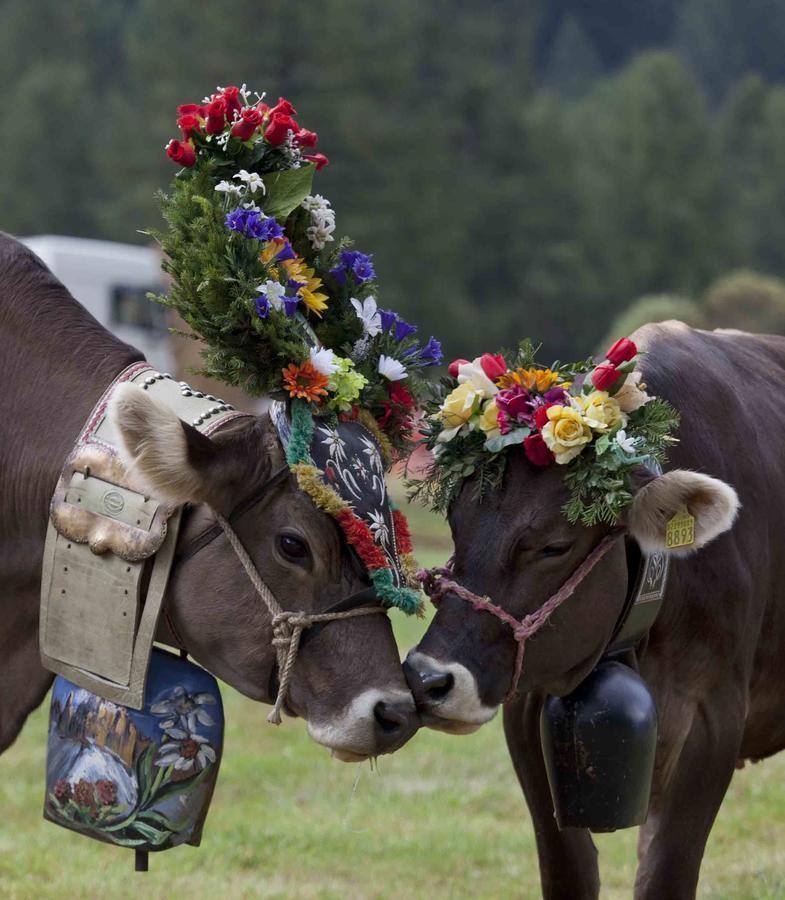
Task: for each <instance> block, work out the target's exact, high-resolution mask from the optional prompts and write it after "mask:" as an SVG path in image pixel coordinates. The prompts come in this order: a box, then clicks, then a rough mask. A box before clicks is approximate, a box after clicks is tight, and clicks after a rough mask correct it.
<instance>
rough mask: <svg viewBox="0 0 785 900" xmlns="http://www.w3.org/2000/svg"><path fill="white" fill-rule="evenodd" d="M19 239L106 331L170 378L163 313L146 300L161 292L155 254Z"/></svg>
mask: <svg viewBox="0 0 785 900" xmlns="http://www.w3.org/2000/svg"><path fill="white" fill-rule="evenodd" d="M20 240H21V241H22V243H24V244H26V245H27V246H28V247H29V248H30V249H31V250H32V251H33V252H34V253H36V254H37V255H38V256H39V257H40V258H41V259H42V260H43V261H44V262H45V263H46V265H47V266H48V267H49V268H50V269H51V270H52V272H54V274H55V275H56V276H57V277H58V278H59V279H60V281H62V282H63V284H64V285H65V286H66V287H67V288H68V290H69V291H70V292H71V294H73V296H74V297H75V298H76V299H77V300H78V301H79V302H80V303H81V304H82V305H83V306H84V307H85V308H86V309H87V310H89V312H90V313H92V315H93V316H95V318H96V319H98V321H99V322H100V323H101V324H102V325H103V326H104V327H105V328H108V329H109V331H111V332H112V333H113V334H115V335H117V337H119V338H120V340H123V341H126V343H128V344H131V345H132V346H134V347H136V348H137V349H139V350H141V352H142V353H144V355H145V356H146V357H147V359H148V361H149V362H150V363H151V364H152V365H153V366H155V367H156V368H158V369H160V370H161V371H162V372H172V373H174V371H175V361H174V355H173V350H172V345H171V341H170V335H169V332H168V310H167V309H166V308H165V307H163V306H159V305H158V304H157V303H151V302H150V301H149V300H148V299H147V293H148V291H152V292H153V293H156V294H157V293H161V292H162V291H163V290H164V283H163V275H162V272H161V257H160V254H159V253H158V251H157V250H155V249H153V248H150V247H137V246H134V245H133V244H118V243H114V242H113V241H95V240H89V239H87V238H76V237H59V236H55V235H40V236H35V237H27V238H20Z"/></svg>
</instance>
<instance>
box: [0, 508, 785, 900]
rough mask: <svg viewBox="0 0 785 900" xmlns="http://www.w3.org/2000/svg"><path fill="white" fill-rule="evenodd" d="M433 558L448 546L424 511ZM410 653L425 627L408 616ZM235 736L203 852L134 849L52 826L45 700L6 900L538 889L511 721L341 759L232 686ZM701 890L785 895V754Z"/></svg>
mask: <svg viewBox="0 0 785 900" xmlns="http://www.w3.org/2000/svg"><path fill="white" fill-rule="evenodd" d="M411 518H412V524H413V528H414V531H415V539H417V538H418V537H419V538H420V540H419V542H418V543H419V546H420V547H421V548H422V550H423V551H424V552H422V553H421V557H422V559H423V561H424V562H427V563H434V562H438V561H442V560H444V558H445V557H446V555H447V553H448V542H447V540H446V537H445V534H444V531H443V529H442V530H440V529H439V528H438V527H437V526H435V525H434V523H433V522H432V521H431V520H430V519H429V518H428V517H427V515H426V514H424V513H422V512H419V513H416V514H413V515H412V517H411ZM394 619H395V623H396V630H397V633H398V637H399V640H400V643H401V647H402V648H407V647H409V646H411V645H412V644H413V643H415V642H416V639H417V635H418V634H419V633H420V631H421V629H422V628H423V625H422V623H421V622H412V621H409V620H404V618H403V617H402V616H395V617H394ZM224 702H225V706H226V721H227V728H226V743H225V751H224V759H223V763H222V768H221V774H220V776H219V779H218V787H217V789H216V793H215V798H214V801H213V805H212V808H211V811H210V815H209V817H208V820H207V825H206V827H205V833H204V839H203V844H202V847H201V848H199V849H194V848H190V847H183V848H178V849H175V850H171V851H169V852H167V853H163V854H159V855H153V856H151V858H150V872H149V873H147V874H140V875H136V874H134V872H133V856H132V854H131V853H130V852H129V851H127V850H120V849H116V848H113V847H109V846H106V845H103V844H99V843H97V842H95V841H90V840H87V839H85V838H82V837H79V836H77V835H75V834H72V833H71V832H68V831H66V830H64V829H60V828H57V827H56V826H54V825H52V824H49V823H46V822H44V820H43V819H42V817H41V807H42V803H43V771H44V753H45V733H46V709H47V704H45V705H44V706H43V707H42V708H41V709H40V710H38V711H37V712H36V713H35V715H34V716H33V717H32V718H31V719H30V721H29V722H28V725H27V727H26V728H25V731H24V732H23V734H22V736H21V738H20V739H19V740H18V741H17V743H16V744H15V745H14V746H13V747H12V748H11V749H10V751H8V753H6V754H5V755H4V756H3V757H0V897H1V898H4V900H5V898H25V900H26V898H36V900H38V898H62V897H69V898H70V897H73V898H77V897H78V898H93V897H95V898H98V897H101V898H115V897H118V898H133V897H137V896H140V897H144V898H164V897H167V898H168V897H173V896H179V897H189V898H213V897H220V898H222V900H235V898H246V897H316V898H365V897H368V898H428V900H436V898H469V897H471V898H478V897H481V898H508V897H523V898H536V897H539V881H538V875H537V861H536V853H535V849H534V836H533V832H532V828H531V825H530V822H529V818H528V814H527V812H526V810H525V807H524V805H523V801H522V799H521V795H520V792H519V790H518V787H517V783H516V781H515V777H514V775H513V773H512V769H511V766H510V764H509V762H508V760H507V754H506V749H505V747H504V739H503V735H502V733H501V726H500V722H499V721H498V719H497V720H494V721H493V722H492V723H491V724H490V725H488V726H486V727H485V728H483V729H481V730H480V731H479V732H478V733H476V734H474V735H472V736H470V737H449V736H446V735H441V734H437V733H434V732H425V731H424V732H421V733H420V734H418V735H417V736H416V737H415V738H414V740H412V741H411V743H410V744H408V745H407V746H406V747H405V748H404V749H403V750H402V751H400V752H399V753H398V754H396V755H395V756H393V757H383V758H382V759H381V760H380V761H379V767H378V771H371V770H370V767H369V766H368V765H367V764H366V765H363V766H350V765H344V764H342V763H338V762H335V761H333V760H331V759H330V758H329V756H328V754H327V752H326V751H325V750H324V749H323V748H320V747H318V746H317V745H316V744H314V743H313V742H312V741H310V740H309V739H308V738H307V736H306V734H305V729H304V727H303V724H302V723H301V722H298V721H286V722H285V723H284V725H283V726H282V727H281V728H278V729H276V728H272V727H271V726H269V725H267V723H266V722H265V715H266V713H267V708H266V707H262V706H260V705H259V704H255V703H252V702H250V701H248V700H245V699H244V698H242V697H241V696H240V695H238V694H237V693H236V692H234V691H232V690H231V689H229V688H226V689H225V690H224ZM635 837H636V835H635V832H634V831H624V832H619V833H618V834H614V835H604V836H601V837H600V838H599V839H598V844H599V847H600V853H601V865H602V880H603V886H604V887H603V896H604V897H608V898H626V897H630V896H631V892H632V890H631V888H632V883H633V878H634V870H635ZM699 893H700V896H701V897H711V898H721V900H737V898H750V900H753V898H754V900H774V898H782V897H785V755H783V756H781V757H780V758H778V759H773V760H769V761H766V762H763V763H760V764H759V765H757V766H748V767H747V768H746V769H744V770H743V771H741V772H739V773H738V774H737V775H736V777H735V778H734V781H733V784H732V786H731V789H730V792H729V794H728V797H727V798H726V801H725V804H724V806H723V808H722V811H721V813H720V816H719V819H718V821H717V824H716V826H715V829H714V832H713V834H712V837H711V839H710V842H709V847H708V852H707V856H706V859H705V861H704V867H703V877H702V880H701V887H700V892H699Z"/></svg>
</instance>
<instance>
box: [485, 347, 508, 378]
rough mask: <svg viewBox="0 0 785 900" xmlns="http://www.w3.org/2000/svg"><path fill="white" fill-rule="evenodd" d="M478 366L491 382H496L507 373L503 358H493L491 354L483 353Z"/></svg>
mask: <svg viewBox="0 0 785 900" xmlns="http://www.w3.org/2000/svg"><path fill="white" fill-rule="evenodd" d="M480 365H481V366H482V370H483V372H485V374H486V375H487V376H488V378H490V379H491V381H496V379H497V378H501V377H502V375H504V374H505V373H506V372H507V363H506V362H505V361H504V357H503V356H494V355H493V353H483V355H482V356H481V357H480Z"/></svg>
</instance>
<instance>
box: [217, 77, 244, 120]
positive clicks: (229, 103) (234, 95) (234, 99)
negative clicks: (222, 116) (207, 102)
mask: <svg viewBox="0 0 785 900" xmlns="http://www.w3.org/2000/svg"><path fill="white" fill-rule="evenodd" d="M221 97H222V98H223V101H224V103H225V104H226V117H227V118H228V119H229V120H230V121H231V120H232V119H233V118H234V114H235V113H239V112H240V110H241V109H242V104H241V103H240V88H238V87H235V85H233V84H230V85H229V87H227V88H224V89H223V93H222V94H221Z"/></svg>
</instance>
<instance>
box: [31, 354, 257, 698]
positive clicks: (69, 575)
mask: <svg viewBox="0 0 785 900" xmlns="http://www.w3.org/2000/svg"><path fill="white" fill-rule="evenodd" d="M125 382H131V383H133V384H137V385H139V387H141V388H142V389H143V390H145V391H148V392H149V393H150V394H151V395H152V396H153V397H155V399H156V400H158V401H160V402H162V403H164V404H165V405H166V406H168V407H170V408H171V409H172V410H173V411H174V412H175V413H176V414H177V415H178V416H179V417H180V418H181V419H182V420H183V421H185V422H187V423H188V424H189V425H192V426H193V427H194V428H197V429H198V430H199V431H201V432H202V433H203V434H207V435H209V434H212V433H213V432H214V431H216V430H217V429H218V428H219V427H221V426H222V425H224V424H226V422H227V421H229V420H230V419H233V418H236V417H238V416H245V415H246V413H241V412H238V411H236V410H235V409H234V408H233V407H232V406H231V405H230V404H228V403H225V402H224V401H223V400H219V399H218V398H217V397H213V396H212V395H210V394H204V393H202V392H200V391H196V390H194V389H192V388H191V387H189V385H187V384H186V383H185V382H176V381H174V379H173V378H172V377H171V375H169V374H167V373H163V372H157V371H156V370H155V369H153V368H152V367H151V366H149V365H148V364H147V363H144V362H142V363H135V364H134V365H132V366H129V367H128V368H127V369H125V370H124V371H123V372H121V373H120V375H118V377H117V378H116V379H115V380H114V381H113V382H112V384H111V385H110V386H109V387H108V388H107V390H106V391H105V392H104V394H103V396H102V397H101V399H100V400H99V401H98V403H97V404H96V406H95V408H94V409H93V411H92V413H91V414H90V416H89V418H88V420H87V422H86V423H85V426H84V428H83V429H82V431H81V433H80V435H79V438H78V439H77V441H76V444H75V446H74V449H73V451H72V452H71V453H70V454H69V456H68V459H67V460H66V463H65V466H64V468H63V472H62V474H61V476H60V479H59V481H58V484H57V488H56V490H55V493H54V496H53V498H52V504H51V515H50V522H49V527H48V530H47V537H46V545H45V550H44V564H43V573H42V581H41V617H40V646H41V659H42V662H43V664H44V665H45V666H46V667H47V668H49V669H51V670H52V671H54V672H57V673H58V674H61V675H64V676H66V677H67V678H69V679H71V680H72V681H74V682H75V683H76V684H79V685H80V686H82V687H85V688H87V689H89V690H91V691H93V692H94V693H97V694H100V695H101V696H103V697H106V698H107V699H109V700H113V701H115V702H117V703H124V704H125V705H127V706H130V707H132V708H135V709H139V708H140V707H141V705H142V702H143V699H144V685H145V681H146V677H147V668H148V665H149V660H150V653H151V650H152V643H153V639H154V636H155V631H156V626H157V623H158V617H159V615H160V611H161V607H162V603H163V596H164V592H165V590H166V583H167V580H168V577H169V571H170V569H171V565H172V559H173V555H174V548H175V543H176V540H177V531H178V528H179V523H180V510H179V509H176V508H175V507H172V506H169V505H167V504H166V503H164V502H162V501H160V500H158V499H156V498H154V497H148V496H145V495H143V494H141V493H139V492H138V491H137V490H135V489H134V487H133V486H132V485H130V484H129V483H128V481H127V477H126V472H125V469H124V466H123V464H122V462H121V459H120V455H119V444H120V436H119V434H117V432H116V430H115V428H114V425H113V423H112V421H111V420H110V419H109V417H108V416H107V408H108V404H109V401H110V400H111V397H112V394H113V393H114V391H115V390H116V388H117V386H118V385H120V384H123V383H125ZM153 556H154V557H155V559H154V561H153V562H152V563H151V564H149V563H148V560H151V558H152V557H153ZM150 565H151V566H152V568H150ZM148 571H149V584H148V586H147V589H146V593H145V591H144V590H143V585H144V584H145V580H146V579H145V576H146V575H147V573H148Z"/></svg>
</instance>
